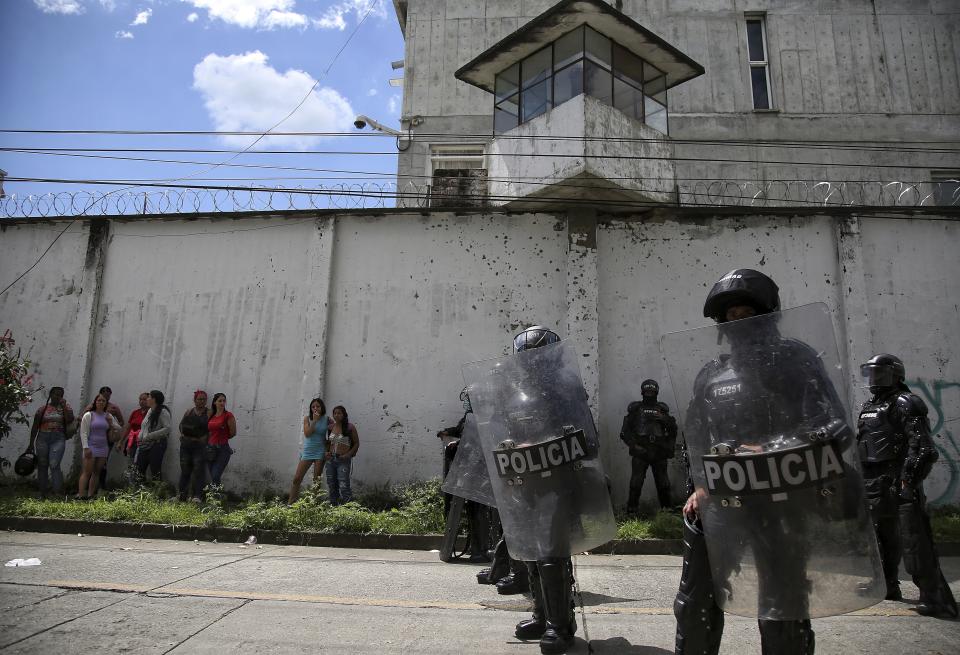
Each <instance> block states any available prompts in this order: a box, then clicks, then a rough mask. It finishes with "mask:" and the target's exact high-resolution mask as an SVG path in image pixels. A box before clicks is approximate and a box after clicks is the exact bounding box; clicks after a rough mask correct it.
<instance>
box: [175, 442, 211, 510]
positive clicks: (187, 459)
mask: <svg viewBox="0 0 960 655" xmlns="http://www.w3.org/2000/svg"><path fill="white" fill-rule="evenodd" d="M206 450H207V444H205V443H204V442H202V441H187V440H186V439H181V440H180V487H179V489H178V492H179V493H178V495H179V497H180V500H187V499H188V498H190V497H193V498H203V487H204V485H206V484H207V460H206ZM190 478H193V489H192V491H191V490H190V489H189V487H190Z"/></svg>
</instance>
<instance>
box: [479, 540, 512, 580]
mask: <svg viewBox="0 0 960 655" xmlns="http://www.w3.org/2000/svg"><path fill="white" fill-rule="evenodd" d="M510 562H511V560H510V555H509V553H508V552H507V541H506V539H500V541H498V542H497V546H496V548H494V549H493V565H492V566H491V567H490V568H488V569H480V570H479V571H478V572H477V582H478V583H479V584H496V582H497V581H498V580H500V579H501V578H503V577H504V576H506V575H507V574H508V573H510Z"/></svg>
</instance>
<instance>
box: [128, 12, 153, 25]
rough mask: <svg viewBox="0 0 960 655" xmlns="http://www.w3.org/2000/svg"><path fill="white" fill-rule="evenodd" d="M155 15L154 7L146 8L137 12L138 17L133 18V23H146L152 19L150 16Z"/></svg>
mask: <svg viewBox="0 0 960 655" xmlns="http://www.w3.org/2000/svg"><path fill="white" fill-rule="evenodd" d="M151 16H153V9H144V10H143V11H141V12H140V13H138V14H137V17H136V18H134V19H133V22H132V23H130V24H131V25H146V24H147V22H148V21H149V20H150V17H151Z"/></svg>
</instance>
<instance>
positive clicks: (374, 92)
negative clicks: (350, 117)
mask: <svg viewBox="0 0 960 655" xmlns="http://www.w3.org/2000/svg"><path fill="white" fill-rule="evenodd" d="M367 95H368V96H370V97H371V98H372V97H373V96H375V95H377V90H376V89H369V90H368V91H367Z"/></svg>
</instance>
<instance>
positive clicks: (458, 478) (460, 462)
mask: <svg viewBox="0 0 960 655" xmlns="http://www.w3.org/2000/svg"><path fill="white" fill-rule="evenodd" d="M440 489H442V490H443V491H444V492H445V493H448V494H450V495H451V496H458V497H460V498H465V499H467V500H472V501H473V502H475V503H480V504H481V505H486V506H487V507H496V506H497V501H496V499H495V498H494V497H493V487H491V485H490V475H489V474H488V473H487V463H486V461H484V459H483V449H482V448H481V445H480V433H479V432H478V431H477V417H476V415H475V414H472V413H471V414H467V420H466V421H464V423H463V432H462V433H461V434H460V443H459V445H458V446H457V454H456V456H455V457H454V458H453V463H452V464H451V465H450V470H449V471H447V476H446V477H445V478H444V479H443V484H442V485H440Z"/></svg>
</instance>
